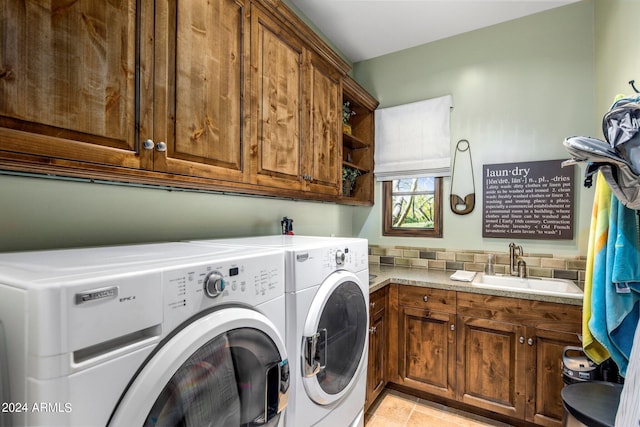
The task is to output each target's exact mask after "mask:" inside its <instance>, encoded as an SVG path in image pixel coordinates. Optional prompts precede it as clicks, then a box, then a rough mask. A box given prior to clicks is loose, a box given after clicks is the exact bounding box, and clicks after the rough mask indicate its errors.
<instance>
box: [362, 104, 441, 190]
mask: <svg viewBox="0 0 640 427" xmlns="http://www.w3.org/2000/svg"><path fill="white" fill-rule="evenodd" d="M451 107H452V97H451V95H445V96H441V97H439V98H433V99H427V100H424V101H418V102H413V103H410V104H403V105H398V106H395V107H389V108H381V109H378V110H376V113H375V114H376V115H375V123H376V151H375V170H374V172H375V175H376V179H377V180H378V181H390V180H392V179H399V178H406V177H416V176H449V175H450V174H451V166H450V165H451V141H450V137H449V116H450V110H451Z"/></svg>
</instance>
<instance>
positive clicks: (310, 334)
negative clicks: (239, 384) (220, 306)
mask: <svg viewBox="0 0 640 427" xmlns="http://www.w3.org/2000/svg"><path fill="white" fill-rule="evenodd" d="M193 243H200V244H207V243H213V244H220V243H225V244H237V245H246V246H261V247H268V248H281V249H283V250H284V251H285V264H286V279H285V291H286V307H287V325H286V339H285V342H286V345H287V350H288V352H289V361H290V365H291V375H292V379H291V383H292V389H291V390H292V392H291V393H290V395H289V405H288V407H287V411H286V415H285V419H286V425H287V427H309V426H327V427H336V426H340V427H346V426H349V427H352V426H353V427H355V426H364V400H365V392H366V377H367V375H366V369H367V348H368V319H369V313H368V307H369V263H368V248H367V240H366V239H356V238H328V237H311V236H297V235H296V236H265V237H255V238H241V239H228V240H212V241H208V242H207V241H198V242H193Z"/></svg>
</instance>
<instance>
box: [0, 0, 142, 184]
mask: <svg viewBox="0 0 640 427" xmlns="http://www.w3.org/2000/svg"><path fill="white" fill-rule="evenodd" d="M150 3H151V2H149V1H135V0H128V1H120V2H96V1H90V0H81V1H76V2H65V3H60V2H18V1H11V0H2V1H1V2H0V22H2V25H0V40H2V49H0V156H1V157H14V158H20V155H22V159H24V160H27V161H32V162H33V161H36V162H40V163H42V164H43V165H44V163H45V162H43V161H42V158H46V159H47V161H46V163H48V166H52V165H53V166H56V165H57V166H60V167H62V166H76V167H77V166H79V163H78V162H91V163H100V164H109V165H115V166H122V167H127V168H141V167H147V166H148V165H149V164H150V161H151V156H152V154H151V152H146V151H144V150H143V152H139V151H140V150H139V145H140V141H141V140H143V139H144V138H147V137H150V136H149V135H150V132H151V121H150V120H151V118H150V117H149V116H143V115H140V116H139V117H136V115H137V113H138V108H140V107H142V108H147V107H148V106H149V105H150V103H151V100H152V99H153V93H152V92H146V91H142V90H141V91H140V92H139V94H138V95H137V94H136V85H138V86H139V87H145V86H148V85H149V82H150V76H151V73H152V64H141V66H140V67H137V66H136V65H137V64H136V60H137V57H136V54H137V40H136V34H137V32H139V33H140V39H141V40H147V39H153V34H151V33H150V31H151V28H152V25H153V4H152V3H151V4H150ZM150 53H151V54H152V52H151V49H149V48H148V44H146V43H141V44H140V56H141V57H147V56H148V55H149V54H150ZM136 126H139V128H140V134H137V133H136ZM66 173H71V172H69V171H66Z"/></svg>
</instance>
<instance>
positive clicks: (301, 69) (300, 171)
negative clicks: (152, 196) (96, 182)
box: [0, 0, 348, 201]
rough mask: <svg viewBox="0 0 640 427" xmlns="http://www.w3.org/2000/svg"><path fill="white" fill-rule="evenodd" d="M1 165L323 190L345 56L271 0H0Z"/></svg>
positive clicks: (253, 189)
mask: <svg viewBox="0 0 640 427" xmlns="http://www.w3.org/2000/svg"><path fill="white" fill-rule="evenodd" d="M0 22H2V23H3V24H2V26H0V37H1V38H0V40H2V49H1V50H0V168H3V169H13V170H19V171H27V172H36V173H47V174H51V173H53V174H60V175H71V176H79V177H86V178H99V179H107V180H109V179H111V180H116V181H126V182H138V183H148V184H156V185H169V186H178V187H186V188H197V189H208V190H226V191H237V192H243V193H250V194H261V195H274V196H284V197H293V198H305V199H318V200H325V201H327V200H329V201H334V200H337V199H338V187H339V184H340V166H341V156H342V144H341V131H340V117H341V114H340V109H341V99H342V81H343V78H344V77H345V75H346V72H347V70H348V64H346V62H344V61H343V60H342V59H341V58H339V57H338V55H336V54H335V52H333V51H331V49H330V48H329V47H328V46H327V45H326V43H324V42H323V41H322V40H321V39H320V38H319V37H318V36H317V35H316V34H314V33H313V32H312V31H311V30H310V29H309V28H308V27H307V26H306V25H305V24H304V23H303V22H302V21H301V20H300V19H299V18H298V17H297V16H296V15H295V14H293V12H291V10H289V8H287V7H286V6H285V5H284V4H283V3H282V2H281V1H279V0H278V1H271V0H191V1H185V0H178V1H169V0H128V1H127V0H124V1H120V2H95V1H89V0H78V1H75V2H68V4H67V3H64V4H59V2H45V3H42V4H41V3H39V2H18V1H11V0H0Z"/></svg>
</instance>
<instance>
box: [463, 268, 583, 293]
mask: <svg viewBox="0 0 640 427" xmlns="http://www.w3.org/2000/svg"><path fill="white" fill-rule="evenodd" d="M471 284H472V285H473V286H477V287H480V288H489V289H504V290H511V291H517V292H526V293H532V294H541V295H556V296H562V297H569V298H577V299H582V296H583V292H582V289H580V288H579V287H578V286H577V285H576V284H575V283H574V282H572V281H571V280H565V279H539V278H536V277H526V278H521V277H515V276H502V275H487V274H484V273H478V274H476V277H475V278H474V279H473V282H472V283H471Z"/></svg>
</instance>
